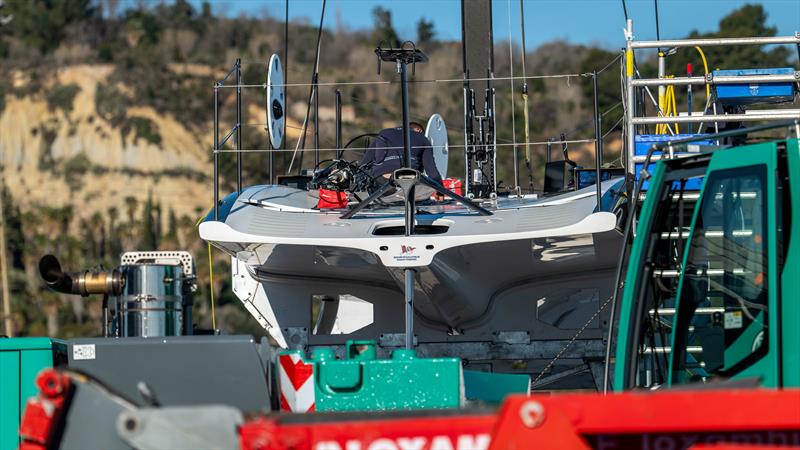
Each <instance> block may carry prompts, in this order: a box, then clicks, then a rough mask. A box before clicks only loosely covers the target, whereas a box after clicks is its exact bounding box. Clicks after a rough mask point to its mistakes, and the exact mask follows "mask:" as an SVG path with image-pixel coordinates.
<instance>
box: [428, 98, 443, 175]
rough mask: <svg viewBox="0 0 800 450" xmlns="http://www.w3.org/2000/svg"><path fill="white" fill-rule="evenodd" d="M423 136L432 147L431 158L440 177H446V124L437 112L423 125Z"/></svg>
mask: <svg viewBox="0 0 800 450" xmlns="http://www.w3.org/2000/svg"><path fill="white" fill-rule="evenodd" d="M425 137H427V138H428V140H429V141H431V147H432V148H433V160H434V161H436V169H438V170H439V175H441V176H442V179H444V178H447V154H448V152H449V148H448V144H447V126H446V125H445V123H444V119H442V116H440V115H439V114H434V115H432V116H431V118H430V119H428V126H427V127H425Z"/></svg>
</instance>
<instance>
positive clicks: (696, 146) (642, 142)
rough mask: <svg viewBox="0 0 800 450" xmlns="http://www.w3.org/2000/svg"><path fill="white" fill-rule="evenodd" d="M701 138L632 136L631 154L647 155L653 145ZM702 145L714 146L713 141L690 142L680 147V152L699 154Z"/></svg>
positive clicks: (653, 135) (684, 135) (659, 135)
mask: <svg viewBox="0 0 800 450" xmlns="http://www.w3.org/2000/svg"><path fill="white" fill-rule="evenodd" d="M698 136H703V135H702V134H675V135H670V134H637V135H636V136H634V138H633V141H634V146H633V154H634V155H639V156H645V155H647V152H648V151H650V147H652V146H653V144H661V143H665V142H669V141H677V140H679V139H688V138H693V137H698ZM703 145H714V141H712V140H710V139H705V140H702V141H697V142H691V143H689V144H685V145H682V146H681V147H680V149H676V150H680V151H682V152H683V151H688V152H699V151H700V150H701V148H702V146H703ZM653 154H654V155H659V154H660V153H659V152H655V153H653Z"/></svg>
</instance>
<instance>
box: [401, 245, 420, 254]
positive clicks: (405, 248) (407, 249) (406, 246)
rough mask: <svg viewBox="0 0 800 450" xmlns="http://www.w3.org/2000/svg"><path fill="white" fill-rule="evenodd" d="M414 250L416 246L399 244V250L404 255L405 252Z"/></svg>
mask: <svg viewBox="0 0 800 450" xmlns="http://www.w3.org/2000/svg"><path fill="white" fill-rule="evenodd" d="M414 250H416V247H412V246H410V245H401V246H400V252H401V253H402V254H404V255H405V254H406V253H414Z"/></svg>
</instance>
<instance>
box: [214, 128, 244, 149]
mask: <svg viewBox="0 0 800 450" xmlns="http://www.w3.org/2000/svg"><path fill="white" fill-rule="evenodd" d="M238 128H239V127H237V126H236V125H234V126H233V128H231V130H230V131H228V134H226V135H225V137H224V138H222V140H221V141H218V142H217V146H218V147H220V148H222V147H224V146H225V144H227V143H228V139H230V138H231V137H232V136H233V135H234V133H236V130H237V129H238Z"/></svg>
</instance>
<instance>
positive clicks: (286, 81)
mask: <svg viewBox="0 0 800 450" xmlns="http://www.w3.org/2000/svg"><path fill="white" fill-rule="evenodd" d="M285 14H286V15H285V17H284V20H283V83H284V84H289V0H286V12H285ZM283 99H284V100H283V104H284V107H285V106H286V105H288V103H287V102H288V101H289V87H288V86H284V88H283ZM287 122H288V120H287V119H283V139H282V140H281V148H282V149H284V150H286V123H287ZM283 156H284V157H283V167H284V168H285V167H286V152H284V153H283ZM274 166H275V158H274V155H273V152H270V153H269V182H270V184H275V181H274V178H273V176H274Z"/></svg>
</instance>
